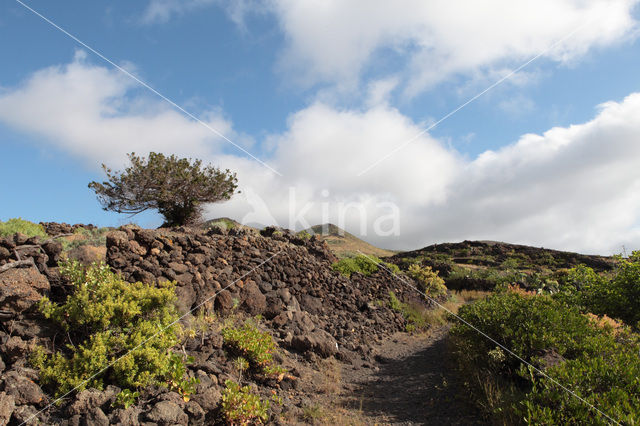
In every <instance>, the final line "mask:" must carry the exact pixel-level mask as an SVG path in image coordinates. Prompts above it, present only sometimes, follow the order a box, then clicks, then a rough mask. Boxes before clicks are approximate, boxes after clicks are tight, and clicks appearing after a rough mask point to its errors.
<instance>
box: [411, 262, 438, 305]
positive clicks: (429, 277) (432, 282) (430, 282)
mask: <svg viewBox="0 0 640 426" xmlns="http://www.w3.org/2000/svg"><path fill="white" fill-rule="evenodd" d="M407 273H408V274H409V276H410V277H411V278H413V279H414V280H416V281H417V282H418V286H419V289H420V291H422V292H423V293H424V294H425V296H426V297H437V296H441V295H443V294H446V293H447V287H446V286H445V285H444V280H443V279H442V278H440V277H439V276H438V273H437V272H435V271H433V270H432V269H431V267H430V266H420V265H417V264H413V265H411V266H409V270H408V271H407Z"/></svg>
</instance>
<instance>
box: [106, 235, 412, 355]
mask: <svg viewBox="0 0 640 426" xmlns="http://www.w3.org/2000/svg"><path fill="white" fill-rule="evenodd" d="M335 260H336V259H335V257H334V256H333V255H332V254H331V252H330V251H329V249H328V246H327V245H326V244H325V243H323V242H320V241H318V240H316V239H315V238H314V237H312V238H310V239H306V240H305V239H302V238H299V237H297V236H296V235H295V234H293V233H291V232H290V231H287V230H280V229H275V228H267V229H266V230H264V231H262V232H261V235H260V234H258V233H256V232H252V231H249V230H245V229H231V230H230V231H229V232H227V231H225V230H222V229H220V228H216V229H214V230H211V231H209V232H206V233H204V232H197V231H196V232H193V231H191V232H190V231H188V230H184V229H182V230H179V231H178V232H175V231H168V230H155V231H151V230H145V229H140V228H137V227H133V226H125V227H122V228H120V229H119V230H118V231H114V232H112V233H110V234H108V236H107V263H108V264H109V265H110V266H111V267H112V268H114V269H115V270H117V271H120V272H121V273H122V274H123V276H124V278H125V279H127V280H129V281H135V280H139V281H143V282H148V283H151V282H155V281H162V280H171V281H176V282H177V284H178V285H177V290H176V291H177V293H178V296H179V308H180V309H181V310H182V312H186V311H188V310H190V309H193V308H196V307H200V306H202V307H205V308H207V309H215V310H216V311H220V312H229V311H231V310H232V309H234V307H237V308H238V309H240V310H242V311H245V312H247V313H248V314H251V315H262V316H263V317H264V318H265V319H266V322H267V325H271V327H272V328H273V329H274V331H275V334H276V338H279V339H280V343H281V344H282V343H283V344H284V345H288V346H289V347H290V348H292V349H297V350H300V351H307V350H310V351H313V352H316V353H318V354H320V355H322V356H329V355H338V356H344V357H347V358H348V357H350V356H352V355H350V354H349V352H352V351H358V352H360V353H361V354H366V353H368V352H369V344H370V343H372V342H373V340H374V339H378V338H381V337H382V336H383V335H384V334H387V333H389V332H393V331H397V330H401V329H403V328H404V319H403V318H402V316H401V315H400V314H398V313H397V312H394V311H393V310H391V309H389V308H388V307H387V303H386V301H387V300H388V298H389V291H394V292H395V293H396V294H398V295H400V297H403V294H404V293H405V292H406V289H405V288H404V287H403V285H402V284H401V282H399V281H398V280H397V279H395V278H393V277H392V276H391V275H390V274H389V273H388V272H386V271H384V270H382V269H381V270H380V271H379V272H378V273H376V274H374V275H373V276H370V277H365V276H362V275H360V274H354V275H353V276H352V277H351V279H348V278H346V277H344V276H342V275H340V274H339V273H337V272H335V271H333V270H332V269H331V263H332V262H333V261H335ZM406 296H407V297H409V295H408V294H407V295H406ZM376 301H384V302H385V303H374V302H376Z"/></svg>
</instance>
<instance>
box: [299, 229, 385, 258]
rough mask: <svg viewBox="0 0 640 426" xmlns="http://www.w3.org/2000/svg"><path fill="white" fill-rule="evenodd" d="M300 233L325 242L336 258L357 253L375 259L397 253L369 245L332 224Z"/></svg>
mask: <svg viewBox="0 0 640 426" xmlns="http://www.w3.org/2000/svg"><path fill="white" fill-rule="evenodd" d="M302 232H308V233H309V234H311V235H316V236H317V238H319V239H321V240H323V241H325V242H326V243H327V244H328V245H329V248H331V251H332V252H333V253H334V254H335V255H336V256H338V257H348V256H355V255H357V254H358V252H362V253H364V254H367V255H372V256H376V257H387V256H392V255H393V254H395V253H397V252H393V251H390V250H385V249H381V248H379V247H376V246H374V245H371V244H369V243H367V242H366V241H363V240H361V239H360V238H358V237H356V236H355V235H353V234H350V233H349V232H347V231H345V230H344V229H342V228H339V227H337V226H336V225H334V224H332V223H326V224H324V225H316V226H312V227H311V228H309V229H305V230H304V231H302Z"/></svg>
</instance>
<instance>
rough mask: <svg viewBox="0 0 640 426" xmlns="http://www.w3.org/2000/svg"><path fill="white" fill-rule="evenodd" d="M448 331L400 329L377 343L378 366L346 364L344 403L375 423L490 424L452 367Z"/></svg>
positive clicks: (367, 422)
mask: <svg viewBox="0 0 640 426" xmlns="http://www.w3.org/2000/svg"><path fill="white" fill-rule="evenodd" d="M448 331H449V327H448V326H443V327H441V328H438V329H436V330H434V331H433V332H431V333H430V334H429V335H428V336H412V335H409V334H406V333H398V334H396V335H394V336H392V337H391V338H390V339H388V340H386V341H384V342H383V343H381V344H380V345H379V346H378V347H376V350H375V354H376V360H377V362H376V363H375V364H374V365H366V364H365V365H364V366H358V367H359V368H356V369H354V368H352V367H346V368H345V369H344V370H343V372H342V378H343V380H344V388H345V391H346V392H345V394H343V397H344V399H343V401H344V403H345V405H346V406H348V407H349V408H350V409H355V410H358V411H360V415H361V417H362V419H363V421H364V422H365V423H366V424H371V425H374V424H378V425H382V424H393V425H423V424H428V425H480V424H486V423H485V422H483V421H482V419H481V418H480V416H479V414H478V412H477V410H476V409H475V408H474V407H473V405H472V404H471V403H470V402H469V400H468V399H467V398H466V396H467V395H466V391H465V389H464V387H463V384H462V383H461V382H460V379H459V378H458V377H456V375H455V374H454V373H453V372H452V371H450V362H449V361H448V359H447V357H448V355H447V351H446V337H447V333H448ZM362 367H364V368H362Z"/></svg>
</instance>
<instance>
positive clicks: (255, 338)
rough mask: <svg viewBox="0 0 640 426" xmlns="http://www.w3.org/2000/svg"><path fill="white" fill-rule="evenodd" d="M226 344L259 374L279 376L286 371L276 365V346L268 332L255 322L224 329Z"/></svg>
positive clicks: (250, 321)
mask: <svg viewBox="0 0 640 426" xmlns="http://www.w3.org/2000/svg"><path fill="white" fill-rule="evenodd" d="M222 338H223V339H224V344H225V345H226V346H227V347H228V348H229V349H231V350H232V351H233V352H235V353H236V354H237V355H239V356H240V357H242V358H244V359H246V361H247V362H248V363H249V366H250V367H251V368H252V369H253V370H254V371H255V372H257V373H260V374H264V375H266V376H278V375H281V374H284V373H285V372H286V370H284V369H283V368H281V367H279V366H277V365H274V363H273V354H274V353H275V351H276V344H275V343H274V342H273V338H272V337H271V335H270V334H269V333H268V332H266V331H261V330H260V329H259V328H258V327H257V325H256V324H255V322H254V321H252V320H246V321H245V322H244V324H243V325H242V326H239V327H236V326H233V325H230V326H227V327H225V328H223V329H222Z"/></svg>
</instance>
